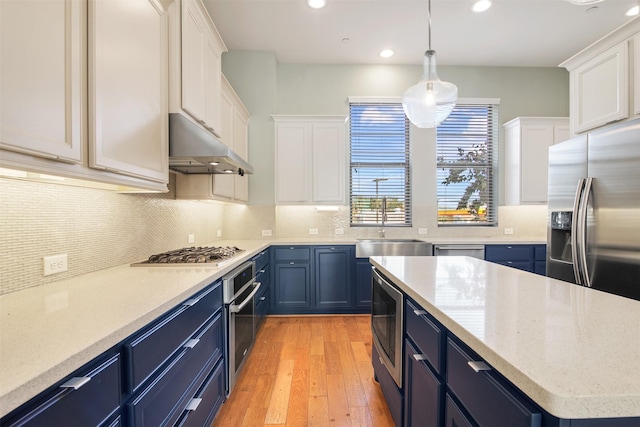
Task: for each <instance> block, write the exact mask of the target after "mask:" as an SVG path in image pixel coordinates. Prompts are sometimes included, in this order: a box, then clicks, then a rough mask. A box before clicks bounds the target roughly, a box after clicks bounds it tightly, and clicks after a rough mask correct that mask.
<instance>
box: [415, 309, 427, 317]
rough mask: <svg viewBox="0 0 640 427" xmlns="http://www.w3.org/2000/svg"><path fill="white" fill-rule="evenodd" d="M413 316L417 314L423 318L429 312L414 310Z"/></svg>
mask: <svg viewBox="0 0 640 427" xmlns="http://www.w3.org/2000/svg"><path fill="white" fill-rule="evenodd" d="M413 314H415V315H416V316H422V315H425V314H427V312H426V311H424V310H413Z"/></svg>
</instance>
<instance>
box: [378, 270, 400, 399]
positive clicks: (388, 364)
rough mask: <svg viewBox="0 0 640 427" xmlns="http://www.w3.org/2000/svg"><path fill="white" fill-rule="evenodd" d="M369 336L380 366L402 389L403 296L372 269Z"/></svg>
mask: <svg viewBox="0 0 640 427" xmlns="http://www.w3.org/2000/svg"><path fill="white" fill-rule="evenodd" d="M372 277H373V286H372V301H371V332H372V335H373V344H374V345H375V346H376V349H377V350H378V354H379V355H380V362H381V363H382V364H383V365H384V367H385V368H387V370H388V371H389V374H390V375H391V377H392V378H393V380H394V381H395V382H396V384H398V387H402V348H403V345H402V337H403V335H404V331H403V323H402V319H403V310H404V308H403V307H404V295H403V294H402V292H400V291H399V290H398V289H396V287H394V286H393V285H392V284H391V283H390V282H389V280H388V279H386V278H385V277H384V276H383V275H382V274H380V272H379V271H378V270H377V269H375V268H374V269H373V276H372Z"/></svg>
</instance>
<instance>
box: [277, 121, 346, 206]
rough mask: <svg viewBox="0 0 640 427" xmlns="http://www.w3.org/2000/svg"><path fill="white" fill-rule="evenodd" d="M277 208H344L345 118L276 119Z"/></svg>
mask: <svg viewBox="0 0 640 427" xmlns="http://www.w3.org/2000/svg"><path fill="white" fill-rule="evenodd" d="M274 120H275V124H276V149H275V151H276V171H275V172H276V173H275V175H276V177H275V179H276V188H275V193H276V204H338V205H340V204H344V203H345V174H346V172H345V171H346V163H345V156H346V142H345V121H346V118H345V117H344V116H274Z"/></svg>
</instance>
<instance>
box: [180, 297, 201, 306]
mask: <svg viewBox="0 0 640 427" xmlns="http://www.w3.org/2000/svg"><path fill="white" fill-rule="evenodd" d="M198 301H200V298H191V299H188V300H186V301H185V302H183V303H182V305H184V306H186V307H192V306H194V305H196V304H197V303H198Z"/></svg>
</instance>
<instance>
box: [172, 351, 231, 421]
mask: <svg viewBox="0 0 640 427" xmlns="http://www.w3.org/2000/svg"><path fill="white" fill-rule="evenodd" d="M224 378H225V371H224V360H220V361H219V362H218V365H217V366H216V367H215V368H214V369H213V371H212V372H211V374H209V377H207V379H206V380H205V382H204V384H203V385H202V387H201V388H200V390H198V392H197V393H196V395H195V397H194V399H200V400H199V402H198V405H197V407H196V408H195V409H194V410H187V411H184V412H183V414H182V416H181V417H180V419H179V420H178V422H177V423H176V424H175V426H176V427H183V426H184V427H203V426H210V425H211V424H212V423H213V419H214V418H215V417H216V414H217V413H218V411H219V410H220V407H221V406H222V404H223V403H224V399H225V393H226V390H225V383H224Z"/></svg>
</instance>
